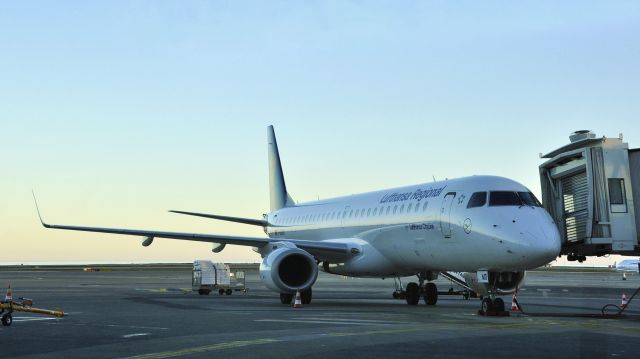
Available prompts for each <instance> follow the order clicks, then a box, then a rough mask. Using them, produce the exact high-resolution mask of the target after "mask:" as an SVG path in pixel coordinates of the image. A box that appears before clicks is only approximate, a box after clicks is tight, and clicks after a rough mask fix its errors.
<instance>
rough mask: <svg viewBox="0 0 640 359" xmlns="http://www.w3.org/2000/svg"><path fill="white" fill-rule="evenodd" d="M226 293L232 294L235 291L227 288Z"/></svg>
mask: <svg viewBox="0 0 640 359" xmlns="http://www.w3.org/2000/svg"><path fill="white" fill-rule="evenodd" d="M225 293H227V295H231V293H233V291H232V290H231V289H227V291H226V292H225Z"/></svg>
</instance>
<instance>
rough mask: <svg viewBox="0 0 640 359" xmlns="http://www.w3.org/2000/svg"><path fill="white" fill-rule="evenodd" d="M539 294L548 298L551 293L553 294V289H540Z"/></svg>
mask: <svg viewBox="0 0 640 359" xmlns="http://www.w3.org/2000/svg"><path fill="white" fill-rule="evenodd" d="M538 292H542V296H543V297H546V296H548V295H549V292H551V289H538Z"/></svg>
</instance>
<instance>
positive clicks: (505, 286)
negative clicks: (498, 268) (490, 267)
mask: <svg viewBox="0 0 640 359" xmlns="http://www.w3.org/2000/svg"><path fill="white" fill-rule="evenodd" d="M463 277H464V279H465V281H466V282H467V284H468V285H469V286H470V287H471V288H472V289H473V291H474V292H476V293H477V294H479V295H487V294H489V291H490V290H491V289H493V290H494V293H496V294H511V293H513V292H515V291H517V290H518V289H520V287H522V285H523V284H524V278H525V277H526V272H525V271H521V272H489V283H478V276H477V274H476V273H475V272H466V273H464V274H463Z"/></svg>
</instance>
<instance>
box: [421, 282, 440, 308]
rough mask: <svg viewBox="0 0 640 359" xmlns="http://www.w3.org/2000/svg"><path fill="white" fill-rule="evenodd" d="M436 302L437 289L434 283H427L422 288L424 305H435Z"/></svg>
mask: <svg viewBox="0 0 640 359" xmlns="http://www.w3.org/2000/svg"><path fill="white" fill-rule="evenodd" d="M437 302H438V287H436V284H435V283H427V285H425V286H424V304H426V305H436V303H437Z"/></svg>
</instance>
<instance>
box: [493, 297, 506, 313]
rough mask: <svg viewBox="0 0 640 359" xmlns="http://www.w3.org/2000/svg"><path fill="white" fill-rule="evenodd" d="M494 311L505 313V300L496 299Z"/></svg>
mask: <svg viewBox="0 0 640 359" xmlns="http://www.w3.org/2000/svg"><path fill="white" fill-rule="evenodd" d="M493 310H495V311H496V312H504V300H502V298H496V299H495V300H494V301H493Z"/></svg>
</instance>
